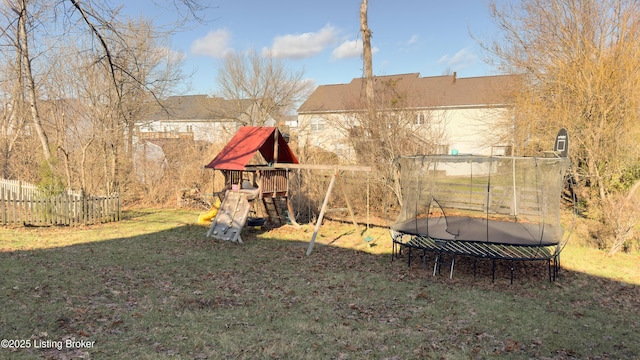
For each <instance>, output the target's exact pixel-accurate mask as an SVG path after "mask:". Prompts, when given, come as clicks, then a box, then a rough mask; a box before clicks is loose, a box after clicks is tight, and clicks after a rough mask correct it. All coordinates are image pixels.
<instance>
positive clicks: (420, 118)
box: [414, 112, 427, 125]
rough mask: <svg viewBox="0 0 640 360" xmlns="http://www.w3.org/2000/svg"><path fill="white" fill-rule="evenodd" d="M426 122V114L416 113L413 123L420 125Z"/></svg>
mask: <svg viewBox="0 0 640 360" xmlns="http://www.w3.org/2000/svg"><path fill="white" fill-rule="evenodd" d="M426 122H427V116H426V115H425V114H423V113H421V112H419V113H417V114H416V120H415V122H414V124H415V125H422V124H424V123H426Z"/></svg>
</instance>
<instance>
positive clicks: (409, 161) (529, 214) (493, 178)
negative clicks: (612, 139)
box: [391, 155, 569, 277]
mask: <svg viewBox="0 0 640 360" xmlns="http://www.w3.org/2000/svg"><path fill="white" fill-rule="evenodd" d="M397 165H398V168H399V178H400V187H401V195H402V202H403V203H402V208H401V211H400V214H399V216H398V218H397V220H396V221H395V223H394V224H393V225H392V226H391V230H392V237H393V243H394V256H395V255H396V254H398V253H399V252H400V251H401V250H402V248H404V247H407V248H409V250H410V249H411V248H418V249H422V250H424V251H425V254H426V251H432V252H436V253H438V254H441V253H449V254H453V255H467V256H474V257H481V258H491V259H510V260H549V263H550V265H549V267H550V277H551V260H554V262H556V263H557V261H556V260H557V256H558V254H559V251H560V249H561V246H560V245H561V243H562V241H563V236H564V231H563V229H562V226H561V224H560V201H561V193H562V191H563V188H564V180H565V173H566V171H567V169H568V166H569V160H568V159H567V158H566V157H507V156H504V157H503V156H499V157H495V156H494V157H487V156H475V155H420V156H408V157H401V158H399V159H398V160H397ZM396 249H397V252H396ZM436 261H437V259H436ZM452 270H453V264H452ZM556 272H557V271H556ZM434 273H435V265H434ZM512 275H513V274H512Z"/></svg>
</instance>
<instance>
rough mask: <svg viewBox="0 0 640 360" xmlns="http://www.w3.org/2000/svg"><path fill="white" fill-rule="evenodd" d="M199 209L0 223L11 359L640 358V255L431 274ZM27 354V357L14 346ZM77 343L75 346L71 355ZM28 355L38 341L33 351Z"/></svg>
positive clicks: (307, 230) (355, 246)
mask: <svg viewBox="0 0 640 360" xmlns="http://www.w3.org/2000/svg"><path fill="white" fill-rule="evenodd" d="M197 215H198V213H197V212H194V211H173V210H136V211H127V212H125V213H124V217H125V219H124V220H123V221H121V222H119V223H112V224H105V225H99V226H92V227H80V228H65V227H49V228H0V273H1V275H2V280H1V281H0V299H2V306H3V307H2V310H3V311H2V315H0V338H1V339H11V340H21V341H18V342H15V341H12V342H11V345H14V346H13V348H5V347H6V346H5V344H6V343H3V348H0V358H3V359H34V358H35V359H38V358H46V359H74V358H78V359H87V358H91V359H107V358H118V359H163V358H171V359H183V358H184V359H227V358H229V359H263V358H274V359H278V358H280V359H369V358H376V359H425V358H426V359H429V358H437V359H469V358H472V359H475V358H477V359H485V358H494V357H495V358H497V357H500V358H502V357H506V358H517V359H521V358H525V359H527V358H542V359H545V358H546V359H574V358H578V359H608V358H610V359H621V358H625V359H626V358H638V357H640V336H639V335H638V334H639V333H640V316H638V310H640V266H639V265H640V254H637V253H636V254H620V255H617V256H615V257H607V256H605V255H603V253H602V252H599V251H596V250H592V249H583V248H580V247H574V246H572V245H571V244H570V245H569V246H567V248H566V249H565V250H564V252H563V253H562V266H563V269H562V271H561V273H560V276H561V277H560V279H558V280H557V281H556V282H554V283H551V282H549V280H548V275H547V267H546V264H544V263H528V264H521V263H518V264H516V272H515V279H514V284H513V285H510V284H509V270H508V264H499V266H498V268H497V270H496V280H495V282H492V281H491V270H490V262H483V261H480V262H479V266H478V271H477V275H476V276H475V277H474V273H473V262H472V261H470V260H469V259H466V260H465V259H458V258H456V267H455V271H454V275H453V279H449V277H448V270H443V271H442V274H440V275H437V276H432V275H431V266H432V264H433V259H432V258H430V259H427V266H426V269H425V268H422V266H421V264H420V261H418V258H417V257H416V258H415V261H413V262H412V266H411V267H410V268H408V267H407V263H406V261H405V260H406V259H396V260H394V261H391V255H390V252H391V244H390V239H389V237H388V234H387V233H386V231H385V230H384V229H380V228H372V229H370V232H369V234H368V235H369V236H370V237H371V238H373V241H371V242H365V241H363V240H362V238H361V237H360V236H358V234H356V233H355V232H354V231H353V229H352V225H350V224H348V223H347V224H341V223H327V224H325V225H324V226H323V227H322V228H321V230H320V235H319V236H318V239H317V241H316V246H315V248H314V250H313V253H312V254H311V255H310V256H307V255H306V254H305V252H306V250H307V245H308V241H309V239H310V238H311V235H312V233H313V227H312V226H303V227H302V228H300V229H296V228H293V227H291V226H285V227H281V228H277V229H272V230H269V231H265V230H260V231H258V230H251V229H247V230H245V233H244V234H243V239H244V244H236V243H229V242H224V241H219V240H214V239H211V238H206V237H205V233H206V228H204V227H202V226H199V225H196V224H195V223H196V220H197ZM15 345H19V347H20V348H16V346H15ZM67 345H71V346H67ZM27 346H28V348H27Z"/></svg>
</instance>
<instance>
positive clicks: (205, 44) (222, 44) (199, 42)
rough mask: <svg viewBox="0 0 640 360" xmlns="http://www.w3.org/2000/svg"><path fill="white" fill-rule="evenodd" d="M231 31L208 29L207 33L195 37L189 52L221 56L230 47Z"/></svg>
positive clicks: (215, 56) (226, 52)
mask: <svg viewBox="0 0 640 360" xmlns="http://www.w3.org/2000/svg"><path fill="white" fill-rule="evenodd" d="M230 41H231V32H230V31H229V30H227V29H218V30H212V31H209V33H208V34H207V35H205V36H204V37H202V38H199V39H196V40H194V41H193V43H192V44H191V52H192V53H194V54H196V55H205V56H211V57H214V58H223V57H224V56H225V55H227V54H228V53H229V52H230V51H232V49H231V48H230V47H229V43H230Z"/></svg>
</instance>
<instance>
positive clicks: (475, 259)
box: [473, 257, 478, 277]
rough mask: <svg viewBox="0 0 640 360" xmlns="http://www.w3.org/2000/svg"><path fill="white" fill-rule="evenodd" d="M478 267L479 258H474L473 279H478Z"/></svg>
mask: <svg viewBox="0 0 640 360" xmlns="http://www.w3.org/2000/svg"><path fill="white" fill-rule="evenodd" d="M477 267H478V258H476V257H474V258H473V277H476V269H477Z"/></svg>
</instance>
